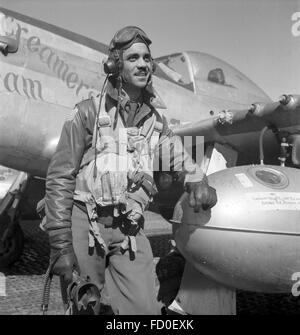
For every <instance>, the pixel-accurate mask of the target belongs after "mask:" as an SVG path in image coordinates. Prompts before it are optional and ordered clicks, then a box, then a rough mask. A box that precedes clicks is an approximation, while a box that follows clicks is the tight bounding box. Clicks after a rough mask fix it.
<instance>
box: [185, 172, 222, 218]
mask: <svg viewBox="0 0 300 335" xmlns="http://www.w3.org/2000/svg"><path fill="white" fill-rule="evenodd" d="M185 190H186V192H188V193H189V205H190V206H191V207H193V208H194V211H195V212H196V213H198V212H199V210H200V208H201V207H202V209H203V210H205V211H206V210H208V209H210V208H212V207H213V206H215V204H216V203H217V193H216V190H215V189H214V188H213V187H211V186H209V185H208V181H207V179H206V178H204V179H203V180H201V181H200V182H187V183H186V184H185Z"/></svg>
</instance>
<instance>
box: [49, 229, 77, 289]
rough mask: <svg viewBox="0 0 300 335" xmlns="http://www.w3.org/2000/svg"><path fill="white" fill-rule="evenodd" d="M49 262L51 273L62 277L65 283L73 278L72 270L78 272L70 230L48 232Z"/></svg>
mask: <svg viewBox="0 0 300 335" xmlns="http://www.w3.org/2000/svg"><path fill="white" fill-rule="evenodd" d="M49 243H50V248H51V250H50V264H51V265H52V266H53V267H52V271H51V272H52V274H55V275H57V276H61V277H63V279H64V281H66V282H67V283H69V282H71V281H72V280H73V271H74V270H76V271H77V272H78V273H80V270H79V266H78V261H77V258H76V255H75V252H74V249H73V244H72V232H71V230H67V231H65V229H63V230H62V229H61V230H59V229H58V230H55V231H50V232H49Z"/></svg>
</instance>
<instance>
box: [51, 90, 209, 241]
mask: <svg viewBox="0 0 300 335" xmlns="http://www.w3.org/2000/svg"><path fill="white" fill-rule="evenodd" d="M106 100H109V101H110V103H112V104H117V101H116V100H114V99H113V97H112V96H108V99H106ZM125 100H126V99H125ZM125 102H126V101H125ZM153 105H154V103H153V97H150V96H146V98H144V103H143V104H142V106H141V108H140V110H139V112H138V114H137V115H136V117H135V119H134V126H140V125H141V124H143V122H144V121H145V120H146V119H147V118H148V117H149V116H151V115H152V113H157V115H158V116H159V117H160V121H161V123H162V124H163V129H162V132H161V134H160V139H159V142H158V145H157V150H156V156H157V159H160V160H162V159H163V157H160V154H159V153H160V152H161V151H160V150H159V149H162V148H164V149H166V150H168V151H169V152H171V157H170V170H171V171H172V170H174V171H180V172H178V173H179V174H184V175H185V181H192V182H197V181H201V180H202V179H203V176H204V175H203V172H202V170H201V169H200V168H199V166H198V165H196V164H194V163H193V162H192V159H191V157H190V156H189V155H188V154H187V153H186V151H185V149H184V147H183V145H182V142H181V139H180V138H179V137H177V136H175V135H174V134H173V133H172V131H171V130H170V129H169V127H168V124H167V120H166V118H165V117H164V116H161V115H160V114H159V113H158V112H157V111H156V109H155V108H154V106H153ZM123 110H124V103H123V104H122V103H121V108H120V113H122V112H123ZM95 118H96V110H95V108H94V105H93V101H92V100H91V99H87V100H84V101H82V102H80V103H78V104H77V105H76V106H75V109H74V110H73V113H72V115H71V116H70V117H69V118H68V119H67V120H66V121H65V123H64V125H63V128H62V132H61V136H60V140H59V143H58V145H57V148H56V151H55V153H54V155H53V157H52V160H51V162H50V165H49V168H48V174H47V179H46V195H45V213H46V220H45V224H44V228H45V229H46V230H47V231H48V232H49V235H50V236H51V232H52V233H54V234H55V230H57V229H60V231H61V232H63V231H66V230H70V228H71V214H72V207H73V202H74V199H73V196H74V191H75V187H76V176H77V174H78V172H79V170H80V166H81V161H82V158H83V156H84V154H85V153H86V152H87V150H89V149H90V148H91V146H92V138H93V130H94V124H95ZM163 152H164V151H163ZM183 153H184V159H183V161H182V160H178V159H176V158H178V157H182V154H183ZM61 229H62V230H61Z"/></svg>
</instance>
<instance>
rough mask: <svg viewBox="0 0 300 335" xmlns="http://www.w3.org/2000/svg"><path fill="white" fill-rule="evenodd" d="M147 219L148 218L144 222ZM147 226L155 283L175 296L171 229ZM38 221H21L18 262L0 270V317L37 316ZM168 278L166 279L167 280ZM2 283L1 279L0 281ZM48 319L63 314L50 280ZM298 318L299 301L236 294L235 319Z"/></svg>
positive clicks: (177, 264)
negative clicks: (164, 283)
mask: <svg viewBox="0 0 300 335" xmlns="http://www.w3.org/2000/svg"><path fill="white" fill-rule="evenodd" d="M148 219H149V218H148ZM150 221H151V224H149V225H148V226H147V225H146V227H145V232H146V234H147V235H148V237H149V239H150V243H151V246H152V250H153V254H154V257H155V263H156V272H157V277H158V279H159V280H168V281H169V282H167V283H170V285H169V286H170V287H171V286H172V287H171V288H170V292H169V293H170V296H169V298H170V299H172V297H175V296H176V292H177V289H178V287H179V284H180V275H181V273H182V270H183V265H184V260H183V259H182V258H181V257H177V258H176V257H175V258H169V256H167V257H166V255H167V253H168V252H169V247H170V244H169V240H170V239H171V237H172V235H171V225H170V224H169V223H168V222H167V221H165V220H163V219H162V218H161V216H160V215H158V214H155V213H152V214H151V215H150ZM146 222H147V221H146ZM39 223H40V222H39V220H34V221H28V220H27V221H22V222H21V227H22V229H23V232H24V236H25V244H24V250H23V254H22V256H21V258H20V259H19V260H18V261H16V262H15V263H14V264H13V265H12V266H10V267H9V268H7V269H5V270H2V273H3V274H4V275H5V284H6V285H5V288H6V290H5V292H4V293H5V294H6V295H5V296H3V290H1V288H2V289H3V282H2V286H1V287H0V315H41V314H42V312H41V309H40V307H41V302H42V288H43V285H44V274H45V272H46V270H47V266H48V257H49V244H48V238H47V235H46V233H44V232H43V231H42V230H40V228H39ZM167 278H168V279H167ZM2 279H3V277H2ZM48 314H49V315H62V314H64V311H63V308H62V303H61V296H60V288H59V280H58V278H57V277H54V278H53V281H52V285H51V291H50V303H49V309H48ZM297 314H298V315H299V314H300V299H299V298H296V297H294V296H292V295H291V294H272V295H271V294H258V293H253V292H245V291H237V315H297Z"/></svg>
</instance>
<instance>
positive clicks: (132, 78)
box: [122, 43, 152, 88]
mask: <svg viewBox="0 0 300 335" xmlns="http://www.w3.org/2000/svg"><path fill="white" fill-rule="evenodd" d="M151 72H152V62H151V55H150V52H149V50H148V48H147V46H146V45H145V44H144V43H134V44H132V46H131V47H130V48H128V49H126V50H124V52H123V70H122V77H123V79H124V81H125V82H126V83H128V84H130V85H132V86H134V87H136V88H144V87H145V86H146V85H147V82H148V79H149V76H150V75H151Z"/></svg>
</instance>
